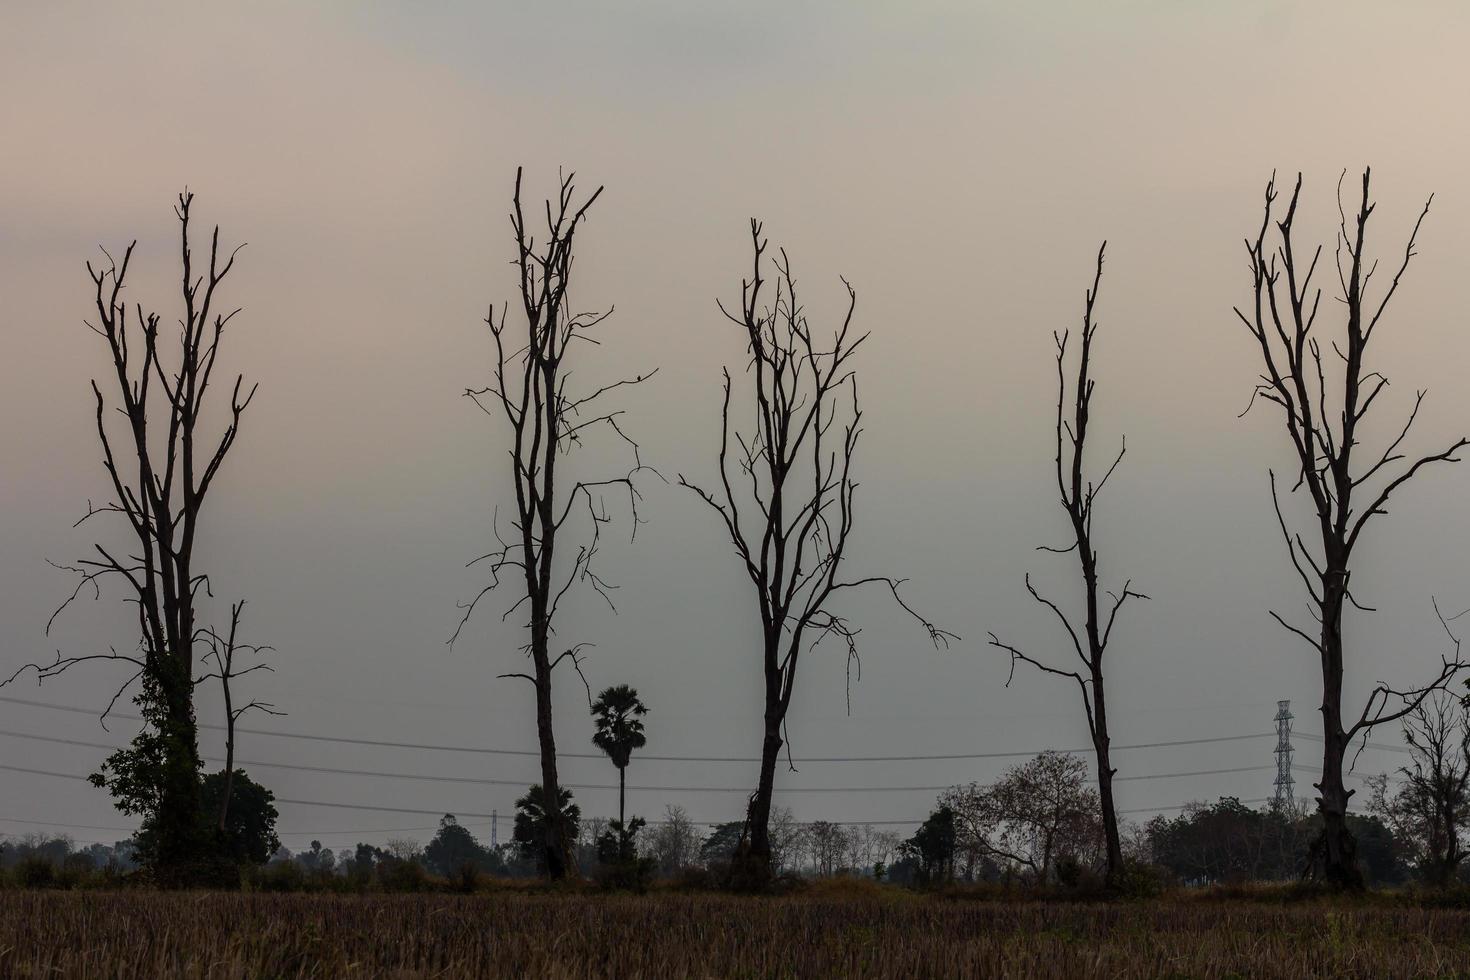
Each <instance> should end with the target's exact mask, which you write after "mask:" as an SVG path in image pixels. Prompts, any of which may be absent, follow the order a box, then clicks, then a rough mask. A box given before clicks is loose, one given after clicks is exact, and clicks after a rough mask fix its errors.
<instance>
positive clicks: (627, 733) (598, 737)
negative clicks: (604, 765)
mask: <svg viewBox="0 0 1470 980" xmlns="http://www.w3.org/2000/svg"><path fill="white" fill-rule="evenodd" d="M592 714H593V716H594V717H595V718H596V720H597V732H596V734H594V735H593V736H592V744H593V745H595V746H597V747H598V748H599V749H601V750H602V751H604V752H606V753H607V757H608V758H609V759H611V760H612V764H613V765H615V766H617V767H618V769H620V770H621V769H626V768H627V766H628V761H629V759H630V758H631V757H632V755H633V750H634V749H641V748H643V746H644V745H645V744H646V743H647V739H646V738H644V735H643V722H641V721H639V720H638V719H639V718H640V717H641V716H643V715H646V714H648V706H647V705H645V704H644V703H643V702H642V701H641V700H639V698H638V692H637V691H636V690H635V689H634V688H632V687H629V686H628V685H627V684H618V685H617V686H615V687H610V688H608V689H607V690H605V691H603V692H602V693H601V694H599V695H598V696H597V700H596V701H595V702H593V704H592Z"/></svg>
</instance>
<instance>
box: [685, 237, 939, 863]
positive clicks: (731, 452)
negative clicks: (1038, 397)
mask: <svg viewBox="0 0 1470 980" xmlns="http://www.w3.org/2000/svg"><path fill="white" fill-rule="evenodd" d="M750 237H751V244H752V247H753V250H754V260H753V263H752V265H753V270H752V273H751V278H750V279H743V280H741V285H740V309H739V311H738V313H730V312H729V311H728V310H726V309H725V307H724V306H723V305H721V306H720V309H721V312H723V313H724V314H725V316H726V318H727V319H729V320H730V321H731V322H732V323H734V324H735V325H736V326H737V327H738V328H739V330H740V333H741V339H742V341H743V343H744V346H745V349H746V354H745V355H744V356H745V357H746V359H747V364H748V367H747V373H748V374H749V375H750V376H751V380H752V389H753V390H752V392H751V396H750V398H749V399H748V400H747V401H746V402H745V408H744V409H740V411H742V412H744V411H748V412H749V413H750V416H751V422H750V425H749V427H748V428H746V429H744V430H741V428H740V427H739V424H738V423H737V422H736V421H735V420H734V418H733V417H732V410H731V394H732V393H731V380H730V372H729V371H728V370H726V371H725V385H724V391H725V394H724V405H723V407H722V409H721V420H722V421H721V425H722V429H721V437H720V452H719V457H718V462H719V472H720V490H719V491H718V492H717V493H711V492H709V491H707V490H704V489H702V488H700V487H698V486H696V485H694V484H693V483H690V482H689V481H688V480H686V479H685V478H684V477H683V476H681V477H680V478H679V482H680V484H682V485H683V486H686V487H688V488H689V489H690V490H692V491H694V492H695V493H696V494H698V495H699V497H700V499H701V500H703V501H704V502H705V503H706V504H708V505H709V507H710V508H711V509H712V510H713V511H715V513H717V514H718V515H719V517H720V521H721V523H722V524H723V526H724V528H725V530H726V531H727V532H729V534H730V538H731V541H732V543H733V544H734V547H735V551H736V554H737V555H738V556H739V558H740V561H741V564H742V565H743V566H744V568H745V571H746V574H747V575H748V576H749V577H750V580H751V582H752V583H753V584H754V585H755V590H756V598H757V604H758V608H759V613H760V627H761V670H762V674H763V679H764V685H763V687H764V698H765V705H764V718H763V722H762V729H763V739H762V742H761V767H760V772H759V775H758V776H757V780H756V788H755V792H754V793H752V794H751V797H750V804H749V808H748V813H747V817H746V835H745V836H744V837H742V839H741V841H742V843H741V845H740V848H739V849H738V853H737V855H736V860H735V864H736V865H737V867H736V868H734V869H733V870H734V871H735V873H736V875H737V877H739V878H741V879H743V880H744V881H746V882H747V883H749V884H752V885H759V884H761V883H762V882H764V881H765V880H766V879H767V878H768V877H769V876H770V874H771V871H772V844H771V839H770V834H771V831H770V820H771V804H772V799H773V794H774V790H775V774H776V764H777V760H778V759H779V758H780V754H781V747H782V745H783V744H784V740H783V738H782V731H783V729H784V726H785V722H786V713H787V711H788V710H790V706H791V697H792V694H793V692H794V690H795V685H796V676H797V667H798V665H799V662H800V659H801V655H802V653H803V652H804V651H805V650H807V649H809V648H810V647H812V646H815V645H816V644H817V643H818V642H820V641H821V640H822V639H824V638H826V637H833V638H835V639H836V640H838V641H839V642H841V643H842V644H843V645H844V646H845V647H846V649H847V654H848V658H849V661H848V662H849V664H851V663H852V662H853V660H854V659H855V658H856V657H857V633H858V630H857V627H855V626H854V625H853V624H852V623H851V622H850V621H849V620H848V619H846V618H845V617H844V616H843V615H841V614H840V612H838V611H836V610H835V609H834V608H833V606H834V600H835V599H837V598H839V597H840V595H841V594H842V593H844V592H847V591H850V590H853V589H857V588H860V587H861V586H864V585H876V586H882V587H885V588H887V589H888V590H889V591H890V592H891V593H892V595H893V598H894V600H895V601H896V602H897V604H898V606H899V608H900V609H902V610H903V611H904V612H906V613H908V614H910V615H912V616H913V617H914V618H915V619H917V620H918V621H919V622H920V623H921V624H922V625H923V627H924V629H925V630H926V631H927V632H928V634H929V637H930V639H932V640H933V641H934V643H935V644H936V645H937V644H940V643H945V642H947V641H948V637H949V636H950V635H951V634H948V633H946V632H944V631H943V630H940V629H937V628H936V627H935V626H934V625H933V624H931V623H930V622H929V621H927V620H925V619H924V618H923V617H921V616H919V615H918V614H917V613H915V612H914V611H913V610H912V609H911V608H910V607H909V606H908V605H907V604H906V603H905V602H904V601H903V599H902V598H901V597H900V595H899V590H898V587H899V580H898V579H893V578H888V577H884V576H866V577H860V578H849V577H847V576H846V575H844V569H843V567H842V562H843V559H844V558H845V557H846V555H847V547H848V543H849V541H850V539H851V534H852V530H853V526H854V518H855V512H854V510H853V499H854V495H855V493H856V490H857V481H856V479H855V477H854V474H853V472H852V464H853V460H854V458H855V456H856V450H857V441H858V435H859V433H860V432H861V431H862V430H861V420H862V412H861V410H860V408H859V406H858V397H857V375H856V374H855V373H854V368H853V363H852V358H853V355H854V354H855V353H856V352H857V350H858V348H859V347H861V346H862V343H863V340H864V339H865V338H866V334H864V335H861V336H859V335H855V334H853V333H852V330H851V327H852V317H853V312H854V310H855V309H856V305H857V294H856V293H855V292H854V291H853V288H852V286H851V285H848V284H847V282H846V280H844V281H843V285H844V286H845V287H846V289H847V299H848V303H847V312H846V314H845V315H844V316H843V317H842V319H841V321H840V322H839V324H838V325H837V327H836V328H835V329H834V330H833V331H832V335H831V339H830V341H826V340H822V339H820V338H818V337H817V336H816V332H815V330H814V329H813V328H812V327H811V325H810V323H809V322H808V320H807V315H806V311H805V308H804V307H803V306H802V305H801V304H800V302H799V301H798V299H797V294H796V279H795V277H794V276H793V275H792V272H791V265H790V262H789V261H788V260H787V258H786V253H785V252H784V251H782V252H781V258H780V259H779V260H778V261H777V262H776V266H775V268H776V273H777V278H776V294H775V296H774V298H773V301H772V302H773V305H771V306H769V307H763V306H762V305H761V304H762V303H763V302H765V296H764V293H763V289H764V287H765V284H766V280H765V278H764V272H765V259H764V254H765V250H766V240H765V238H764V237H763V236H762V233H761V225H760V222H758V221H755V220H752V221H751V223H750ZM834 427H836V431H835V432H834V431H833V429H834ZM732 457H733V458H732ZM737 487H739V488H741V489H740V490H739V491H737V489H736V488H737Z"/></svg>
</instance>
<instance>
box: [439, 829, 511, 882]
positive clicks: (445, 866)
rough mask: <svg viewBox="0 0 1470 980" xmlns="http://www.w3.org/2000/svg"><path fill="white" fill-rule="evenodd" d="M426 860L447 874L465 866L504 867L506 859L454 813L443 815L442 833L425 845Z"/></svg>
mask: <svg viewBox="0 0 1470 980" xmlns="http://www.w3.org/2000/svg"><path fill="white" fill-rule="evenodd" d="M424 863H425V864H426V865H428V868H429V870H430V871H433V872H434V873H435V874H440V875H443V876H444V877H446V878H448V877H450V876H451V875H456V874H460V873H461V872H463V870H464V869H465V868H469V869H472V870H474V871H482V872H487V873H497V872H501V871H503V870H504V862H502V861H501V860H500V859H499V857H498V856H497V855H496V854H495V853H494V852H493V851H491V850H490V849H489V848H487V847H485V846H484V845H483V844H481V843H480V842H479V841H478V840H476V839H475V835H474V834H472V833H470V831H469V829H468V828H467V827H465V826H464V825H463V824H461V823H460V822H459V821H458V820H457V819H455V817H454V815H453V814H450V813H446V814H445V815H444V816H443V817H442V818H440V820H439V831H438V833H436V834H435V835H434V839H433V840H431V841H429V844H428V846H427V847H425V848H424Z"/></svg>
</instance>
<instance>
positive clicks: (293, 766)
mask: <svg viewBox="0 0 1470 980" xmlns="http://www.w3.org/2000/svg"><path fill="white" fill-rule="evenodd" d="M0 735H4V736H9V737H11V738H23V739H30V740H32V741H37V742H55V743H59V744H61V745H78V746H83V747H85V748H94V749H115V748H117V747H118V746H115V745H109V744H107V743H105V742H88V741H84V740H81V739H74V738H57V737H55V736H50V735H31V734H28V733H26V732H12V731H6V730H4V729H0ZM200 758H202V759H203V760H204V761H206V762H223V761H224V760H223V759H220V758H218V757H213V756H200ZM236 762H237V764H238V765H241V766H256V767H259V768H263V769H289V770H293V771H297V772H317V773H325V774H329V775H338V776H374V777H378V778H382V779H413V780H419V781H422V782H431V783H468V784H471V785H478V786H517V787H523V786H525V785H526V783H525V780H523V779H492V778H488V777H474V776H430V775H426V774H423V773H415V772H384V771H381V770H375V769H337V768H334V767H331V766H307V765H301V764H298V763H291V762H256V761H250V760H247V759H238V760H236ZM1269 768H1271V767H1270V766H1237V767H1235V768H1230V769H1196V770H1193V771H1190V772H1159V773H1147V774H1142V775H1134V776H1115V777H1114V782H1123V781H1125V780H1149V779H1179V778H1183V777H1187V776H1218V775H1223V774H1226V773H1238V772H1261V771H1263V770H1265V769H1269ZM1090 781H1091V782H1096V780H1090ZM562 785H563V786H565V787H566V788H567V789H596V790H615V789H618V788H619V787H618V784H617V783H562ZM955 785H956V784H955V783H945V784H943V785H936V786H789V787H783V788H782V792H786V793H938V792H942V791H944V790H947V789H950V788H951V787H953V786H955ZM625 788H626V789H631V790H638V791H641V792H649V793H749V792H750V787H749V786H639V785H631V786H627V787H625Z"/></svg>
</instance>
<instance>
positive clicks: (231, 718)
mask: <svg viewBox="0 0 1470 980" xmlns="http://www.w3.org/2000/svg"><path fill="white" fill-rule="evenodd" d="M229 670H230V668H229V667H222V668H221V672H222V673H225V674H226V675H227V674H228V672H229ZM224 693H225V726H226V728H225V785H224V792H223V794H222V795H221V796H220V801H219V833H220V837H221V838H223V837H224V835H225V832H226V831H225V827H226V821H227V820H228V819H229V816H230V796H231V795H232V794H233V793H234V789H235V705H234V701H233V699H231V697H230V685H229V682H228V680H225V682H224Z"/></svg>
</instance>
